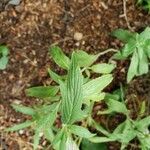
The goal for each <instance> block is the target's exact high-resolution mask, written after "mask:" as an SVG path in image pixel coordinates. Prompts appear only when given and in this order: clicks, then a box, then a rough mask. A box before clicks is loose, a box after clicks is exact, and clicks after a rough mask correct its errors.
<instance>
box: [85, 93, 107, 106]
mask: <svg viewBox="0 0 150 150" xmlns="http://www.w3.org/2000/svg"><path fill="white" fill-rule="evenodd" d="M104 98H105V93H104V92H102V93H96V94H93V95H91V96H89V97H87V98H86V99H85V100H84V101H83V102H84V103H85V104H87V105H88V104H90V102H91V100H92V101H93V102H99V101H101V100H103V99H104Z"/></svg>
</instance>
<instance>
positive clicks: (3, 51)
mask: <svg viewBox="0 0 150 150" xmlns="http://www.w3.org/2000/svg"><path fill="white" fill-rule="evenodd" d="M7 63H8V48H7V47H6V46H4V45H1V46H0V70H4V69H5V68H6V65H7Z"/></svg>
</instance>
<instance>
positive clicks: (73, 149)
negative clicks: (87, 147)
mask: <svg viewBox="0 0 150 150" xmlns="http://www.w3.org/2000/svg"><path fill="white" fill-rule="evenodd" d="M65 150H79V148H78V146H77V144H76V143H75V142H74V141H73V140H72V138H71V137H68V138H67V142H66V149H65Z"/></svg>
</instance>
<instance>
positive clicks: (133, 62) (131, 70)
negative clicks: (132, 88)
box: [127, 51, 138, 83]
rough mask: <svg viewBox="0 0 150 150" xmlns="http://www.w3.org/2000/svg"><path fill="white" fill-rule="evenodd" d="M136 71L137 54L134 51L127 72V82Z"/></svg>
mask: <svg viewBox="0 0 150 150" xmlns="http://www.w3.org/2000/svg"><path fill="white" fill-rule="evenodd" d="M137 71H138V54H137V52H136V51H135V52H134V53H133V55H132V58H131V63H130V66H129V69H128V73H127V82H128V83H129V82H130V81H131V80H132V79H133V77H134V76H135V75H136V74H137Z"/></svg>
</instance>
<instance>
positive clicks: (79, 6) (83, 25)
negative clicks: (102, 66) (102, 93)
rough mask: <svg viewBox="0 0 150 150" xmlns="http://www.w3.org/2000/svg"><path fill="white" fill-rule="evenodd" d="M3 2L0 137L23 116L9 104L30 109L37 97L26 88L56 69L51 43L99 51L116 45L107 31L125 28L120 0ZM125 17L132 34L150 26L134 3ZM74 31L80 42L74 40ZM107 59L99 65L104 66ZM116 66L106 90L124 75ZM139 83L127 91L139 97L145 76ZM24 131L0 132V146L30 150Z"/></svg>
mask: <svg viewBox="0 0 150 150" xmlns="http://www.w3.org/2000/svg"><path fill="white" fill-rule="evenodd" d="M7 2H8V1H7V0H6V1H0V44H6V45H7V46H8V47H9V49H10V54H9V57H10V59H9V64H8V66H7V69H6V70H4V71H0V133H1V131H2V130H3V129H4V128H5V127H7V126H10V125H12V124H14V123H17V122H21V121H23V120H25V119H26V118H27V117H26V116H23V115H20V114H18V113H15V112H14V111H13V110H12V109H11V107H10V104H11V103H12V102H16V103H21V104H25V105H28V106H29V105H31V106H32V105H34V103H36V99H31V98H28V97H26V95H25V92H24V91H25V89H26V88H27V87H30V86H36V85H43V84H45V85H48V84H49V83H50V79H49V77H48V74H47V68H48V67H53V68H55V67H54V66H53V65H54V64H53V63H52V62H51V60H50V58H49V54H48V48H49V46H50V45H51V44H54V43H57V44H58V45H59V46H60V47H61V48H62V49H63V50H64V51H65V53H67V54H70V52H71V51H72V50H73V49H83V50H85V51H87V52H89V53H98V52H100V51H103V50H105V49H108V48H119V47H120V45H121V43H120V42H119V41H118V40H116V39H114V38H112V37H111V35H110V33H111V31H113V30H114V29H118V28H125V29H127V23H126V21H125V18H124V16H123V15H122V14H123V3H122V1H121V0H101V1H100V0H70V1H67V0H44V1H43V0H38V1H37V0H22V1H21V4H19V5H18V6H10V5H7ZM127 17H128V21H129V23H130V25H131V27H132V28H133V29H134V30H135V31H141V30H142V29H144V27H146V26H148V25H150V15H149V14H148V13H147V12H145V11H143V10H141V9H140V8H139V7H137V6H136V4H135V0H128V2H127ZM77 32H79V33H81V35H82V36H83V37H82V39H80V40H77V39H75V37H74V35H75V33H77ZM111 55H112V54H107V55H106V56H105V57H104V56H103V57H102V58H100V59H99V61H106V62H107V60H108V58H109V57H110V56H111ZM119 67H120V69H119V71H117V72H116V80H115V81H116V82H115V83H114V84H113V85H112V87H111V89H116V87H117V86H119V80H120V78H119V79H118V77H117V76H118V75H122V76H123V77H125V74H124V72H122V70H123V69H124V64H123V63H122V62H121V63H120V64H119ZM122 76H121V77H122ZM142 79H143V78H142ZM142 79H141V78H140V79H139V80H138V79H137V80H135V83H133V84H132V85H131V90H132V89H134V92H135V93H136V94H137V95H138V94H139V95H140V98H141V95H142V94H143V93H142V92H141V91H140V92H139V88H138V87H140V86H142V87H141V88H142V89H145V86H148V85H147V80H148V81H150V76H147V77H146V78H145V79H146V82H144V83H145V84H144V83H143V82H142ZM147 89H149V86H148V88H147ZM149 91H150V90H149ZM141 93H142V94H141ZM147 93H148V94H150V93H149V92H147ZM147 93H146V94H145V92H144V94H145V95H146V96H144V98H145V97H147V98H148V96H147ZM144 94H143V95H144ZM24 132H25V131H23V133H22V132H21V133H19V132H18V133H11V134H9V135H2V134H1V135H0V143H1V144H2V145H3V148H4V147H7V148H6V149H9V150H19V149H21V150H22V149H28V150H29V149H32V144H31V143H32V142H31V141H32V139H31V137H30V136H29V135H30V133H28V132H29V131H26V132H25V133H24ZM14 138H16V139H18V140H14ZM3 140H4V141H3ZM44 144H45V143H44ZM41 145H42V144H41Z"/></svg>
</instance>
